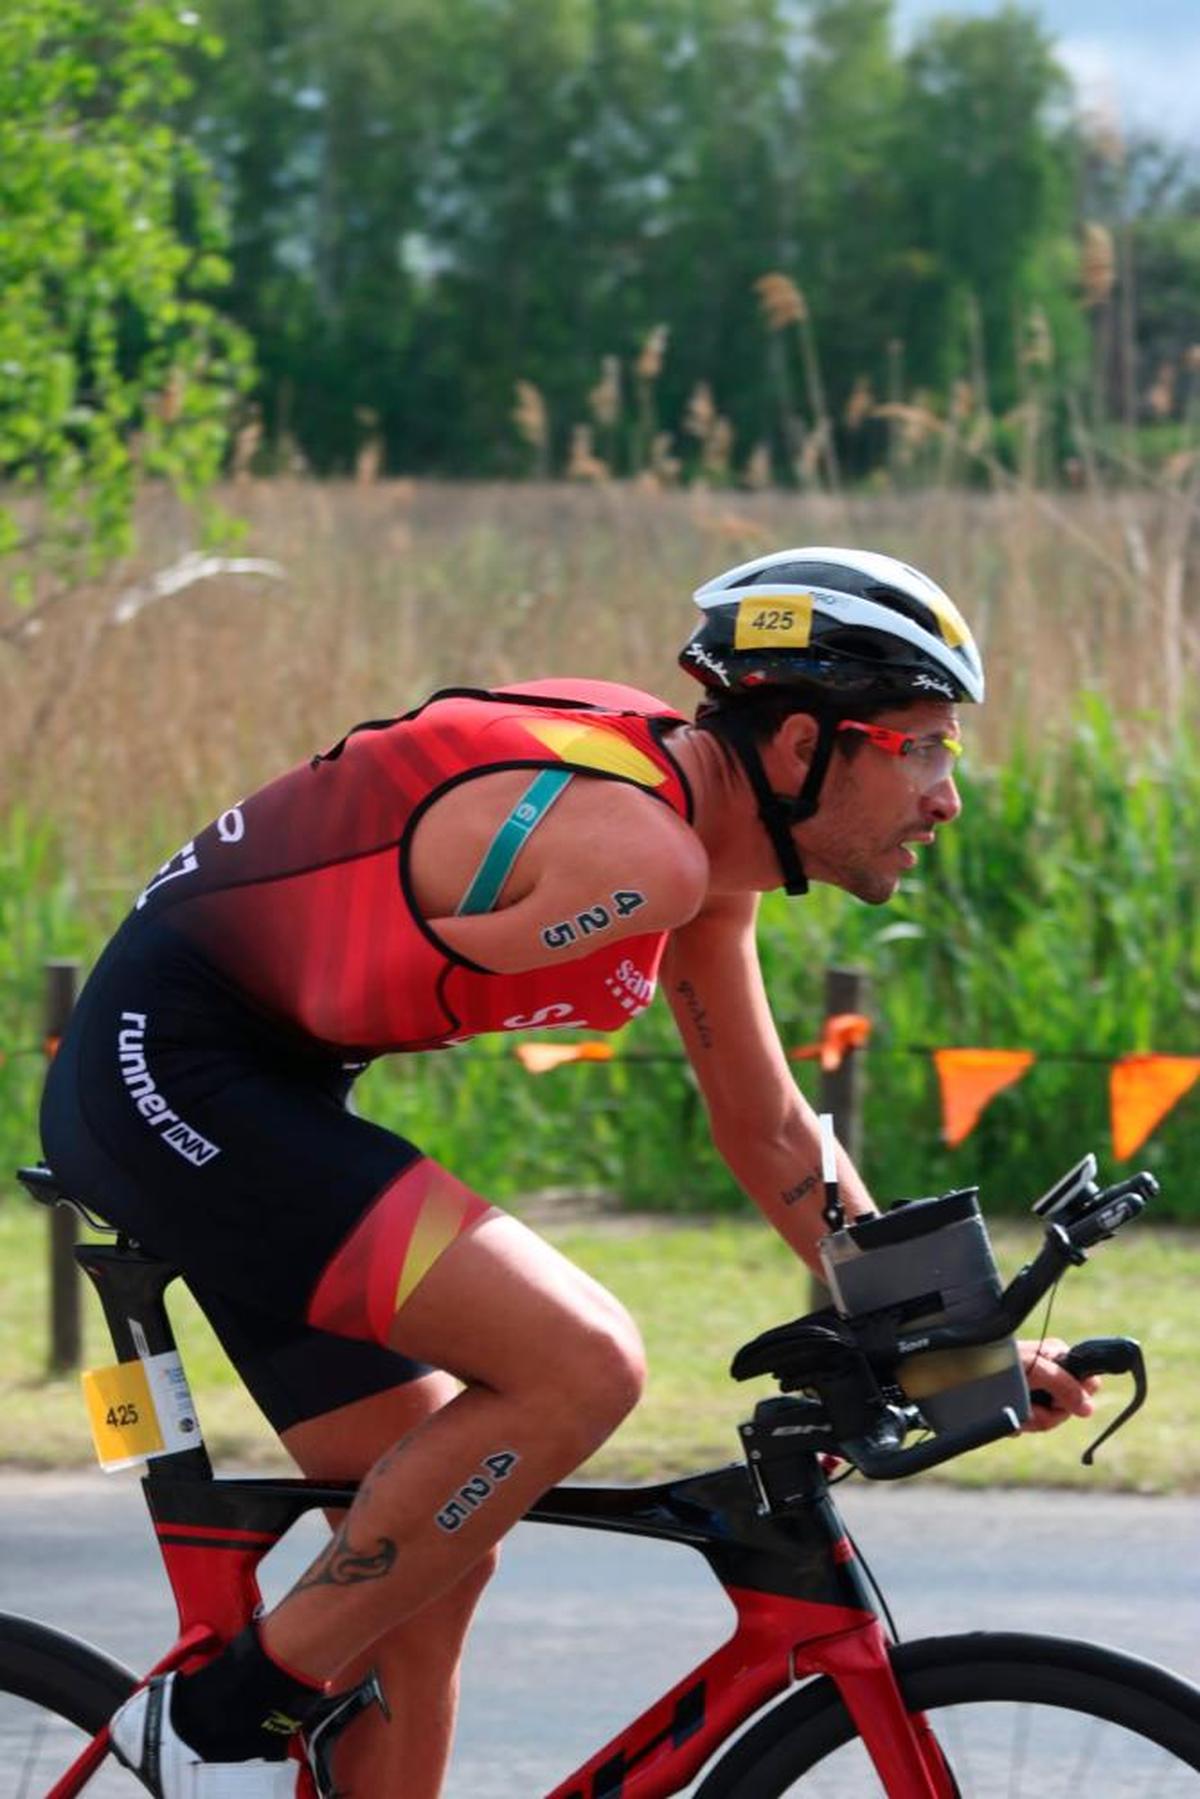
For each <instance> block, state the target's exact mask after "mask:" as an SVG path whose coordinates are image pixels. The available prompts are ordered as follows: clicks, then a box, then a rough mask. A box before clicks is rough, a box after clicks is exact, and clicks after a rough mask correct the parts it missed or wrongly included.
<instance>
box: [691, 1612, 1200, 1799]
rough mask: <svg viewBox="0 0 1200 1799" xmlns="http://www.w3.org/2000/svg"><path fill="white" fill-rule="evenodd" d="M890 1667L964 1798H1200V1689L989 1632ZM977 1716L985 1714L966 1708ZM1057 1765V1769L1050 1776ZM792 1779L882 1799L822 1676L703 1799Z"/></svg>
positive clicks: (703, 1791) (906, 1655)
mask: <svg viewBox="0 0 1200 1799" xmlns="http://www.w3.org/2000/svg"><path fill="white" fill-rule="evenodd" d="M893 1662H894V1666H895V1669H896V1674H897V1677H898V1679H899V1682H900V1687H901V1690H902V1692H903V1693H904V1697H905V1701H906V1703H907V1704H908V1706H909V1707H910V1709H911V1710H913V1711H924V1712H928V1713H930V1714H931V1717H930V1722H931V1724H932V1726H933V1729H934V1731H935V1733H936V1735H937V1738H938V1741H939V1743H940V1744H941V1746H942V1749H943V1751H944V1752H945V1753H946V1755H947V1758H948V1760H949V1762H950V1765H951V1767H952V1769H953V1770H954V1775H955V1778H956V1780H957V1781H958V1783H959V1788H960V1791H961V1794H962V1799H992V1796H993V1795H1001V1794H1003V1795H1008V1794H1014V1793H1019V1794H1022V1795H1024V1794H1026V1793H1028V1794H1029V1795H1031V1796H1032V1795H1035V1794H1036V1795H1038V1799H1044V1795H1046V1794H1047V1793H1051V1792H1053V1793H1057V1792H1059V1791H1061V1792H1063V1793H1064V1794H1070V1795H1072V1796H1073V1799H1080V1796H1081V1795H1085V1794H1087V1795H1094V1796H1095V1799H1099V1795H1101V1794H1103V1796H1104V1799H1142V1796H1143V1795H1147V1796H1148V1795H1150V1794H1153V1795H1154V1796H1155V1799H1176V1795H1178V1796H1179V1799H1183V1796H1184V1795H1190V1796H1191V1799H1195V1796H1196V1795H1197V1793H1200V1781H1198V1780H1197V1772H1198V1771H1200V1691H1198V1690H1197V1689H1196V1688H1195V1687H1192V1686H1189V1685H1188V1684H1187V1683H1186V1682H1184V1681H1181V1680H1177V1679H1176V1678H1175V1677H1174V1676H1173V1675H1171V1674H1167V1673H1166V1672H1165V1671H1164V1670H1163V1669H1161V1668H1157V1667H1154V1666H1153V1665H1152V1664H1151V1663H1149V1662H1142V1661H1138V1660H1136V1659H1135V1658H1134V1657H1132V1656H1127V1655H1122V1654H1120V1653H1118V1652H1117V1651H1116V1650H1109V1649H1099V1648H1096V1647H1095V1646H1094V1645H1092V1644H1088V1643H1074V1642H1069V1641H1066V1640H1064V1639H1060V1638H1056V1637H1034V1636H1019V1635H1015V1634H1008V1633H1003V1634H1001V1633H997V1634H994V1635H993V1634H987V1633H982V1632H980V1633H974V1634H971V1635H968V1636H956V1637H931V1638H928V1639H926V1640H925V1641H922V1642H916V1643H903V1644H901V1645H899V1647H898V1648H897V1649H896V1650H895V1651H894V1654H893ZM968 1706H974V1707H982V1706H986V1707H988V1708H989V1709H988V1711H987V1713H986V1714H985V1713H983V1712H979V1711H976V1712H974V1713H971V1714H968V1713H967V1712H966V1711H965V1710H964V1711H961V1712H960V1711H959V1710H958V1708H960V1707H963V1708H965V1707H968ZM998 1708H1004V1709H1003V1710H1000V1709H998ZM1065 1713H1074V1714H1075V1719H1074V1721H1073V1722H1072V1721H1071V1720H1069V1719H1067V1718H1065V1717H1064V1714H1065ZM1039 1720H1040V1726H1039ZM998 1724H999V1725H1000V1727H1001V1728H1000V1730H999V1731H998V1729H997V1725H998ZM1039 1728H1040V1734H1038V1732H1039ZM1005 1731H1007V1732H1008V1737H1007V1741H1005V1740H1004V1736H1005ZM1018 1744H1019V1745H1020V1747H1019V1749H1018ZM1031 1745H1032V1747H1031ZM1018 1754H1020V1755H1021V1756H1022V1757H1023V1758H1024V1759H1023V1761H1022V1763H1021V1765H1020V1766H1019V1767H1018V1766H1016V1765H1015V1758H1016V1757H1017V1756H1018ZM1039 1757H1041V1758H1045V1759H1041V1760H1039ZM1051 1759H1054V1760H1061V1762H1062V1767H1061V1769H1060V1770H1059V1771H1058V1772H1057V1774H1054V1775H1052V1773H1051V1769H1050V1766H1049V1761H1050V1760H1051ZM805 1776H807V1777H808V1778H807V1779H806V1778H804V1777H805ZM1055 1780H1057V1781H1058V1782H1059V1783H1060V1784H1054V1782H1055ZM797 1782H799V1783H800V1785H799V1786H798V1787H797V1788H796V1792H797V1799H800V1796H801V1795H802V1796H803V1799H809V1795H810V1794H811V1796H812V1799H822V1795H824V1794H826V1793H828V1794H830V1795H834V1794H836V1796H837V1799H880V1795H881V1794H882V1792H883V1788H882V1787H881V1785H880V1783H879V1780H878V1778H877V1776H876V1775H875V1774H874V1772H873V1770H872V1769H871V1766H870V1763H869V1761H868V1759H867V1756H866V1753H865V1751H864V1750H863V1747H862V1744H861V1742H860V1741H859V1739H858V1737H857V1733H856V1731H855V1728H854V1725H853V1723H852V1722H851V1719H850V1717H849V1714H848V1713H847V1711H846V1709H845V1707H844V1706H843V1704H842V1702H841V1699H840V1697H839V1695H838V1693H837V1690H836V1688H835V1687H834V1686H833V1683H832V1682H831V1681H829V1680H827V1679H819V1680H815V1681H812V1682H810V1683H808V1684H807V1685H805V1686H803V1687H801V1688H800V1690H799V1691H798V1692H796V1693H794V1694H792V1695H791V1696H790V1697H789V1698H787V1699H784V1700H782V1701H781V1702H780V1703H779V1704H778V1705H776V1706H775V1707H773V1708H772V1710H771V1711H769V1712H768V1713H766V1715H765V1716H764V1717H762V1718H761V1719H760V1720H759V1721H758V1723H757V1724H754V1725H752V1726H751V1728H750V1729H749V1730H748V1731H747V1732H746V1733H745V1735H744V1736H742V1737H741V1738H739V1740H738V1741H737V1743H736V1744H735V1745H734V1747H733V1748H732V1749H731V1750H729V1751H728V1753H727V1754H725V1755H724V1756H722V1758H721V1760H720V1761H719V1762H718V1763H717V1764H716V1766H715V1767H714V1768H713V1769H712V1770H711V1772H710V1773H709V1774H708V1776H707V1778H706V1779H705V1780H704V1781H703V1782H702V1783H701V1785H700V1786H699V1787H698V1788H697V1790H696V1799H782V1796H783V1795H785V1794H789V1793H791V1792H792V1790H793V1786H794V1785H795V1783H797ZM1022 1782H1024V1783H1025V1784H1022Z"/></svg>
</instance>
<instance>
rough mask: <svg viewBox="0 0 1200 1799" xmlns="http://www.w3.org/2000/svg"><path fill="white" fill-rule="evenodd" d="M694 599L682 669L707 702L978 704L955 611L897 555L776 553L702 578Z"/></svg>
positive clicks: (972, 655)
mask: <svg viewBox="0 0 1200 1799" xmlns="http://www.w3.org/2000/svg"><path fill="white" fill-rule="evenodd" d="M695 601H696V604H697V606H699V608H700V612H701V618H700V622H699V623H698V624H697V626H696V629H695V630H694V632H693V633H692V636H691V637H690V639H689V640H688V642H687V644H686V645H685V646H684V649H683V652H682V654H681V656H680V658H679V660H680V663H681V665H682V666H683V667H684V668H685V669H686V670H687V671H688V673H689V674H690V675H693V676H694V677H695V679H696V680H697V681H699V682H701V684H702V685H703V686H705V687H707V688H708V689H709V690H710V692H712V693H714V694H716V693H720V692H727V693H745V694H749V693H752V692H753V691H754V690H755V689H756V688H765V689H772V688H774V689H778V688H780V687H788V686H796V687H798V688H801V689H803V690H805V692H806V693H807V694H808V695H809V696H810V697H813V696H817V697H819V695H820V694H821V693H822V692H823V693H824V694H826V695H828V699H829V702H830V703H831V704H832V705H833V706H838V705H840V704H844V703H846V702H851V701H859V702H873V703H876V704H886V702H887V701H888V700H893V699H921V698H925V699H946V700H951V701H961V700H974V701H977V702H981V701H982V699H983V693H984V682H983V664H982V662H981V660H980V656H979V650H978V648H977V647H976V643H975V639H974V638H973V637H972V635H971V630H970V627H969V625H968V624H967V622H966V620H965V619H964V618H963V616H962V614H961V612H960V611H959V610H958V607H957V606H956V605H955V604H954V601H953V600H952V599H951V598H950V596H949V594H947V593H943V591H942V589H941V588H940V587H939V586H938V585H937V583H936V582H934V581H931V580H930V579H929V577H928V575H923V574H921V572H920V570H919V569H915V568H910V567H909V565H908V564H907V563H906V562H898V561H897V560H896V559H895V558H894V557H892V556H882V555H879V554H877V553H876V552H875V551H873V550H846V549H829V548H824V547H816V548H812V547H806V548H804V549H796V550H777V551H775V552H774V554H772V555H770V556H758V557H756V558H755V559H754V561H752V562H743V563H740V564H739V565H738V567H737V568H731V569H728V570H727V571H726V572H725V573H724V574H723V575H717V576H715V577H714V578H713V579H712V580H711V581H706V582H705V584H704V586H703V587H700V588H698V589H697V591H696V594H695ZM701 710H703V707H702V708H701Z"/></svg>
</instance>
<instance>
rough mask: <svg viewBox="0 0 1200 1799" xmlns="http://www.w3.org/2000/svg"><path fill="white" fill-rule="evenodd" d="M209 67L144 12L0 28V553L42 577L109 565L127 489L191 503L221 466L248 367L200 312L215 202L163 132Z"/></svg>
mask: <svg viewBox="0 0 1200 1799" xmlns="http://www.w3.org/2000/svg"><path fill="white" fill-rule="evenodd" d="M211 48H212V46H211V45H207V44H206V43H205V41H204V38H203V35H202V33H201V31H200V29H199V22H198V20H197V18H196V16H195V15H194V14H189V13H187V12H181V11H179V10H177V9H176V8H175V7H173V6H171V5H168V4H162V3H160V0H138V3H136V4H124V5H121V4H105V5H102V6H96V5H95V4H94V3H92V0H6V4H5V6H4V8H3V9H2V10H0V296H2V299H3V304H2V305H0V477H2V478H3V479H4V481H5V482H6V483H7V484H8V488H9V493H10V504H9V506H8V507H7V508H3V509H0V551H4V550H9V551H11V550H14V549H19V548H21V547H25V548H27V549H30V550H36V552H37V558H36V559H37V562H38V565H39V566H40V567H42V568H43V569H44V568H45V567H46V566H48V564H50V563H52V562H54V561H55V560H56V559H62V558H66V559H67V562H68V564H69V566H72V567H78V566H79V564H80V562H81V561H82V563H83V565H84V566H94V565H95V564H96V563H97V562H99V561H102V560H103V559H104V557H105V556H107V555H109V554H111V553H113V552H114V551H116V550H119V549H120V548H121V547H123V546H124V545H125V544H126V543H127V542H128V541H129V534H130V529H131V518H132V506H133V496H134V492H135V488H136V485H137V482H138V480H139V478H141V477H143V476H148V477H161V478H164V479H165V480H167V481H169V482H170V483H171V484H172V485H173V486H174V487H176V488H178V489H180V490H182V491H184V492H185V493H192V492H195V491H196V490H198V489H199V488H200V487H201V486H202V485H203V484H204V482H205V481H206V480H207V479H209V478H210V477H211V476H212V474H213V473H214V472H215V470H217V469H218V468H219V466H220V462H221V457H222V454H223V451H224V444H225V421H226V414H227V408H228V399H229V395H230V392H231V390H232V389H233V388H234V387H235V386H236V384H237V382H238V380H239V379H240V377H241V375H242V372H243V369H244V367H245V364H246V352H245V347H244V340H243V338H242V335H241V334H240V332H238V331H237V330H236V329H235V328H234V327H233V326H232V325H231V324H229V323H228V322H226V321H225V320H223V319H222V318H221V317H220V315H219V314H218V313H217V312H216V311H215V310H214V308H213V305H212V303H211V301H210V299H209V298H207V297H206V296H208V295H210V294H211V293H212V292H213V291H214V290H215V289H216V288H218V287H219V286H220V284H221V283H222V281H223V280H224V278H225V275H226V265H225V263H224V261H223V259H222V256H221V246H222V228H221V220H220V213H219V208H218V204H217V191H216V189H215V187H214V184H213V182H212V181H211V178H210V177H209V174H208V171H207V170H206V168H205V166H204V164H203V162H202V160H201V158H200V156H199V155H198V153H197V151H196V150H195V148H194V146H193V145H192V143H191V142H190V140H189V139H188V138H187V137H186V136H185V135H183V134H181V133H180V132H179V131H178V129H176V127H175V125H174V123H173V119H174V114H175V111H176V109H177V107H178V105H179V104H180V103H181V101H182V100H183V98H184V96H185V94H186V92H187V88H188V82H187V79H186V76H185V73H184V59H185V57H186V56H195V55H201V54H203V53H204V52H205V51H206V50H209V49H211ZM14 489H15V490H17V492H16V493H15V494H14V492H13V490H14ZM21 489H27V490H28V492H29V499H28V500H27V501H24V502H23V501H22V500H21V498H20V493H19V490H21ZM13 566H19V567H20V568H21V569H22V573H21V574H20V576H19V577H18V580H19V581H20V582H21V583H23V584H24V585H26V586H28V584H29V581H30V576H29V572H28V570H29V561H28V558H25V559H22V558H18V559H17V561H16V563H15V564H14V565H13Z"/></svg>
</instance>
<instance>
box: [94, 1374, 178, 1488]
mask: <svg viewBox="0 0 1200 1799" xmlns="http://www.w3.org/2000/svg"><path fill="white" fill-rule="evenodd" d="M83 1397H84V1403H85V1404H86V1406H87V1411H88V1419H89V1421H90V1423H91V1426H92V1439H93V1441H94V1442H95V1445H96V1454H97V1456H98V1457H99V1459H100V1466H101V1467H102V1468H107V1469H108V1470H109V1471H110V1472H111V1471H112V1470H113V1469H116V1468H129V1467H131V1466H132V1465H133V1464H134V1463H135V1462H145V1461H149V1459H150V1457H151V1456H155V1455H174V1454H175V1453H176V1451H177V1450H180V1449H197V1448H199V1446H200V1444H201V1443H202V1442H203V1440H204V1439H203V1437H202V1436H201V1433H200V1422H199V1420H198V1418H197V1417H196V1407H195V1405H194V1404H193V1402H192V1395H191V1393H190V1392H189V1390H188V1384H187V1376H186V1375H185V1374H184V1372H183V1364H182V1362H181V1361H180V1359H179V1355H178V1352H177V1351H176V1350H173V1349H172V1350H164V1351H163V1352H162V1354H161V1355H145V1356H139V1358H138V1360H137V1361H136V1362H117V1363H116V1364H115V1365H114V1366H113V1367H112V1368H93V1369H91V1370H89V1372H88V1373H87V1374H85V1375H84V1377H83Z"/></svg>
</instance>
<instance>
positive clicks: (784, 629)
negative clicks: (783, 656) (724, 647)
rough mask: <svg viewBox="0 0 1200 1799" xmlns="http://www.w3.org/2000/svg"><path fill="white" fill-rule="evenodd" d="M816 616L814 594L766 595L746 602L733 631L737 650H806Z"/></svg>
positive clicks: (734, 645)
mask: <svg viewBox="0 0 1200 1799" xmlns="http://www.w3.org/2000/svg"><path fill="white" fill-rule="evenodd" d="M812 614H813V602H812V595H811V594H810V593H787V594H769V593H765V594H762V595H761V596H758V595H756V596H755V597H754V598H753V599H746V600H742V601H741V602H740V603H739V605H738V609H737V619H736V622H735V624H734V627H733V647H734V649H735V650H758V649H765V650H773V649H801V650H802V649H803V648H804V646H805V645H806V644H807V643H808V640H809V638H810V637H811V636H812Z"/></svg>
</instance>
